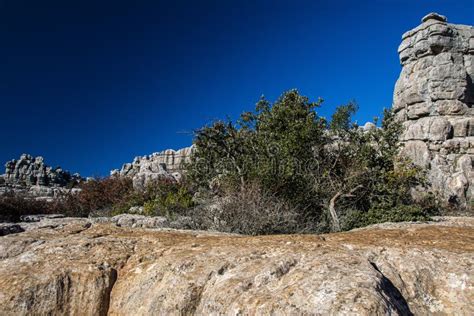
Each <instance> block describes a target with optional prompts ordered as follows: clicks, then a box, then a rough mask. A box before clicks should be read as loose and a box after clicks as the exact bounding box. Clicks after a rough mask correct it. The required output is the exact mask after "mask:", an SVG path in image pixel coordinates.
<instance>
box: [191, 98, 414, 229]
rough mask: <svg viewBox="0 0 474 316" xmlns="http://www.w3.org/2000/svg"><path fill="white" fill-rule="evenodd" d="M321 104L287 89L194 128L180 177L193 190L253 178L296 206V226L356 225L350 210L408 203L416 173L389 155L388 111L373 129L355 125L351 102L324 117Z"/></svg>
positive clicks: (394, 129) (222, 190) (392, 147)
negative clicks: (238, 113)
mask: <svg viewBox="0 0 474 316" xmlns="http://www.w3.org/2000/svg"><path fill="white" fill-rule="evenodd" d="M321 104H322V100H318V101H317V102H311V101H310V100H309V99H308V98H307V97H305V96H302V95H300V94H299V93H298V91H296V90H290V91H288V92H285V93H284V94H283V95H282V96H281V97H280V98H279V99H278V100H277V101H276V102H275V103H274V104H273V105H272V104H270V102H268V101H267V100H266V99H264V98H261V99H260V101H259V102H258V103H257V105H256V108H255V111H252V112H245V113H243V114H242V115H241V117H240V119H239V120H237V122H235V123H234V122H231V121H227V122H222V121H218V122H215V123H213V124H212V125H210V126H206V127H204V128H202V129H200V130H198V131H197V132H196V137H195V142H194V144H195V146H196V151H195V153H194V155H193V157H192V159H191V162H190V164H189V165H188V167H187V169H188V172H187V175H188V178H189V179H190V181H191V183H192V184H194V186H195V188H196V189H197V190H212V192H213V194H215V195H218V196H219V195H225V194H229V192H232V190H233V191H234V192H235V191H242V192H245V190H246V186H248V185H249V184H252V185H254V184H255V183H257V184H258V186H259V188H261V190H263V192H264V193H265V194H269V195H271V196H273V197H276V198H278V199H279V200H282V201H285V203H288V204H290V205H292V208H295V209H296V210H297V213H298V223H299V225H297V227H298V228H297V229H298V230H300V231H308V230H309V231H315V230H318V231H327V230H334V231H338V230H340V229H343V228H344V229H348V228H352V227H357V226H360V225H361V224H360V223H359V222H358V221H357V218H354V216H351V214H367V213H370V212H372V213H373V212H379V213H380V211H377V210H381V209H384V210H386V211H387V212H388V216H385V215H384V216H381V217H380V218H382V219H383V220H386V219H387V218H390V208H394V207H398V206H400V205H413V203H414V201H413V200H412V199H411V195H410V190H411V189H412V188H413V187H414V186H417V185H421V184H423V181H422V178H423V177H422V174H421V173H420V171H419V170H418V169H416V168H414V167H413V166H412V165H411V164H410V163H409V162H406V161H397V153H398V149H399V148H398V146H399V145H398V137H399V135H400V132H401V126H400V124H398V123H397V122H396V121H395V120H394V118H393V115H392V113H391V112H390V111H385V113H384V118H383V120H382V122H381V123H382V124H381V125H382V126H381V128H373V129H370V130H363V129H361V128H359V127H358V126H357V125H356V124H353V123H352V120H351V118H352V115H353V114H354V113H355V112H356V111H357V105H356V104H355V103H354V102H350V103H349V104H347V105H343V106H340V107H338V108H337V109H336V111H335V112H334V114H333V115H332V117H331V120H330V121H327V120H326V119H325V118H323V117H321V116H319V115H318V113H317V109H318V108H319V107H320V106H321ZM234 195H235V194H234ZM414 207H415V208H416V207H418V206H414ZM234 209H236V208H235V207H234ZM411 213H414V212H411ZM360 218H361V219H362V216H360ZM370 218H373V219H374V222H376V221H377V219H378V218H379V217H377V216H371V217H370ZM397 218H401V217H400V216H398V217H397ZM414 218H416V219H419V218H420V216H418V215H417V216H415V217H414ZM395 219H396V218H395ZM404 219H405V218H404ZM341 220H342V221H345V222H344V223H341ZM367 221H368V220H367V218H365V219H364V220H363V223H367ZM295 227H296V226H295Z"/></svg>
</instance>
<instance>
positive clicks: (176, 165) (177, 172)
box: [110, 146, 194, 189]
mask: <svg viewBox="0 0 474 316" xmlns="http://www.w3.org/2000/svg"><path fill="white" fill-rule="evenodd" d="M193 151H194V147H193V146H191V147H186V148H183V149H180V150H176V151H175V150H172V149H168V150H165V151H162V152H157V153H154V154H151V155H148V156H143V157H135V158H134V159H133V162H132V163H126V164H124V165H123V166H122V168H121V169H120V170H117V169H115V170H112V171H111V173H110V174H111V176H125V177H130V178H132V180H133V186H134V187H135V188H138V189H142V188H145V187H146V185H147V184H148V183H150V182H152V181H154V180H157V179H169V180H172V181H179V180H180V179H181V173H182V169H183V163H185V162H187V161H189V158H190V157H191V154H192V152H193Z"/></svg>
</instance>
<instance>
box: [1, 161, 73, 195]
mask: <svg viewBox="0 0 474 316" xmlns="http://www.w3.org/2000/svg"><path fill="white" fill-rule="evenodd" d="M1 179H2V180H1V181H0V194H3V193H7V192H11V193H15V194H17V195H23V196H26V197H30V198H38V199H45V200H52V199H54V198H55V197H57V196H58V195H60V194H61V193H63V192H65V191H67V189H66V187H67V186H71V185H75V184H77V183H79V182H80V181H82V178H81V176H80V175H79V174H78V173H75V174H70V173H69V172H68V171H65V170H63V169H61V168H60V167H56V168H52V167H50V166H48V165H46V164H45V163H44V159H43V157H41V156H38V157H33V156H31V155H28V154H23V155H21V157H20V159H18V160H16V159H13V160H10V161H8V162H7V163H6V164H5V174H4V175H2V176H1Z"/></svg>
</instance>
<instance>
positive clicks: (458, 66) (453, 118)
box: [393, 13, 474, 207]
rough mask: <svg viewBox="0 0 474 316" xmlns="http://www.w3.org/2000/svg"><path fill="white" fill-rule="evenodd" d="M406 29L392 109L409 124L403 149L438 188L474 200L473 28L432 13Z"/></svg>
mask: <svg viewBox="0 0 474 316" xmlns="http://www.w3.org/2000/svg"><path fill="white" fill-rule="evenodd" d="M422 22H423V24H421V25H420V26H418V27H416V28H415V29H413V30H411V31H408V32H406V33H405V34H403V37H402V43H401V44H400V46H399V49H398V52H399V55H400V63H401V64H402V71H401V73H400V77H399V79H398V80H397V83H396V85H395V91H394V96H393V109H394V111H395V112H396V117H397V118H398V119H399V120H401V121H402V122H403V124H404V126H405V131H404V133H403V135H402V138H401V141H402V142H403V143H405V148H403V149H402V154H403V155H406V156H408V157H410V158H411V159H412V160H413V161H414V162H415V163H416V164H418V165H420V166H422V167H425V168H427V171H428V179H429V180H430V181H431V184H432V187H433V189H434V191H437V192H438V193H439V194H440V195H441V196H442V197H444V198H445V199H446V200H448V201H456V202H457V203H459V204H461V205H463V206H466V207H469V205H470V204H471V203H472V202H471V201H473V199H474V174H473V173H472V163H473V161H474V137H473V136H474V127H473V126H474V109H473V104H474V84H473V78H474V54H473V52H474V28H473V27H472V26H466V25H455V24H448V23H447V19H446V17H444V16H442V15H439V14H437V13H430V14H428V15H426V16H425V17H424V18H423V19H422Z"/></svg>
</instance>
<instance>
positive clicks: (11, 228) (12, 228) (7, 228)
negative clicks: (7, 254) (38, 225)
mask: <svg viewBox="0 0 474 316" xmlns="http://www.w3.org/2000/svg"><path fill="white" fill-rule="evenodd" d="M21 232H24V230H23V228H21V226H20V225H18V224H11V223H0V236H6V235H10V234H17V233H21Z"/></svg>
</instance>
